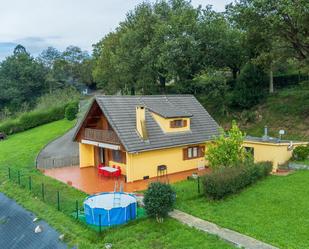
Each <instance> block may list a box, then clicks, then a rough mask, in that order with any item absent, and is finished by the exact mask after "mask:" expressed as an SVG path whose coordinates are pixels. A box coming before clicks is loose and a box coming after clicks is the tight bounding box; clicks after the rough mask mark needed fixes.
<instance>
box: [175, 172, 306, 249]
mask: <svg viewBox="0 0 309 249" xmlns="http://www.w3.org/2000/svg"><path fill="white" fill-rule="evenodd" d="M174 186H175V189H176V191H177V208H178V209H180V210H182V211H185V212H187V213H190V214H192V215H195V216H198V217H200V218H202V219H205V220H209V221H212V222H215V223H217V224H219V225H221V226H223V227H227V228H231V229H233V230H236V231H239V232H241V233H245V234H247V235H249V236H252V237H254V238H257V239H259V240H262V241H265V242H268V243H271V244H273V245H275V246H278V247H280V248H294V249H304V248H309V236H308V231H309V187H308V186H309V171H298V172H296V173H294V174H292V175H289V176H286V177H282V176H281V177H280V176H270V177H268V178H267V179H266V180H263V181H260V182H258V183H257V184H255V185H254V186H251V187H249V188H248V189H246V190H244V191H243V192H241V193H239V194H237V195H234V196H232V197H229V198H227V199H225V200H222V201H210V200H207V199H206V198H204V197H201V196H199V195H198V194H197V184H196V182H194V181H192V180H191V181H184V182H180V183H177V184H175V185H174Z"/></svg>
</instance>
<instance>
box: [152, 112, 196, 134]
mask: <svg viewBox="0 0 309 249" xmlns="http://www.w3.org/2000/svg"><path fill="white" fill-rule="evenodd" d="M152 116H153V118H154V119H155V120H156V122H157V123H158V124H159V125H160V127H161V129H162V130H163V131H164V132H181V131H190V118H163V117H161V116H159V115H157V114H155V113H152ZM179 119H182V120H187V126H186V127H179V128H171V127H170V122H171V121H174V120H179Z"/></svg>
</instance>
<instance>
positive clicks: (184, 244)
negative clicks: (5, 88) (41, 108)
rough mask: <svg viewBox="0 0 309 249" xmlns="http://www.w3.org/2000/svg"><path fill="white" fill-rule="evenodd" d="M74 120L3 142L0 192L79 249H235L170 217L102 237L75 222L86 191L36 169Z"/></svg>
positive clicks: (128, 226) (124, 227)
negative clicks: (42, 153)
mask: <svg viewBox="0 0 309 249" xmlns="http://www.w3.org/2000/svg"><path fill="white" fill-rule="evenodd" d="M73 125H74V122H69V121H65V120H62V121H57V122H54V123H50V124H47V125H43V126H40V127H37V128H34V129H31V130H28V131H25V132H23V133H19V134H15V135H12V136H10V137H9V138H8V139H7V140H6V141H2V142H0V191H1V192H3V193H5V194H6V195H8V196H9V197H11V198H13V199H15V200H16V201H17V202H18V203H20V204H21V205H23V206H24V207H25V208H26V209H28V210H30V211H32V212H34V213H35V214H36V215H38V216H39V217H40V218H42V219H44V220H46V221H47V222H48V223H49V224H50V225H52V226H53V227H55V228H56V229H57V230H58V231H59V232H60V233H64V234H65V236H66V242H68V243H69V245H75V244H78V245H79V248H80V249H83V248H87V249H91V248H100V249H101V248H103V245H104V243H112V244H113V248H156V249H157V248H186V249H187V248H218V249H221V248H222V249H223V248H233V247H232V246H231V245H229V244H227V243H226V242H224V241H221V240H219V239H218V238H216V237H215V236H211V235H207V234H205V233H203V232H200V231H197V230H195V229H192V228H189V227H187V226H184V225H182V224H180V223H178V222H176V221H175V220H172V219H167V220H166V221H165V222H164V223H163V224H158V223H156V222H154V221H152V220H150V219H142V220H138V221H135V222H133V223H131V224H129V225H126V226H122V227H119V228H114V229H111V230H107V231H104V232H103V233H102V234H101V235H99V234H98V233H96V232H95V231H93V230H91V229H89V228H88V227H87V226H86V225H84V224H82V223H80V222H77V221H75V220H74V219H73V218H72V217H71V216H70V212H72V211H73V209H74V203H75V200H79V201H80V202H81V201H82V200H83V199H84V197H85V196H86V195H85V193H83V192H81V191H78V190H76V189H74V188H72V187H69V186H67V185H65V184H63V183H61V182H58V181H56V180H54V179H52V178H49V177H46V176H44V175H42V174H41V173H40V172H39V171H37V170H36V169H35V162H34V160H35V157H36V155H37V153H38V152H39V150H40V149H41V148H42V147H43V146H44V145H45V144H46V143H48V142H49V141H50V140H52V139H54V138H56V137H58V136H60V135H61V134H63V133H64V132H65V131H66V130H68V129H69V128H71V127H72V126H73ZM7 167H10V168H11V169H12V176H13V178H14V179H15V182H16V179H17V177H16V176H17V175H16V172H17V170H20V171H21V184H22V185H23V186H24V187H19V186H18V185H17V184H16V183H13V182H12V181H9V180H8V177H7V173H8V170H7ZM29 174H31V175H32V181H33V182H32V189H35V190H36V191H32V192H30V191H29V189H28V188H29V187H28V185H27V183H28V176H29ZM41 183H44V184H45V188H46V194H45V202H44V201H42V200H41V194H40V186H41ZM57 190H59V191H60V195H61V209H62V210H63V211H64V212H59V211H57V210H56V191H57Z"/></svg>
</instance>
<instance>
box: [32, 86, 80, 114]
mask: <svg viewBox="0 0 309 249" xmlns="http://www.w3.org/2000/svg"><path fill="white" fill-rule="evenodd" d="M79 98H80V93H79V92H78V91H77V90H76V89H75V88H73V87H68V88H64V89H57V90H55V91H53V92H52V93H46V94H44V95H42V96H41V97H39V98H38V100H37V102H36V106H35V110H46V109H49V108H51V107H57V106H64V105H67V104H68V103H70V102H76V101H78V100H79Z"/></svg>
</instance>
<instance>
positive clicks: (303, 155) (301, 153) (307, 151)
mask: <svg viewBox="0 0 309 249" xmlns="http://www.w3.org/2000/svg"><path fill="white" fill-rule="evenodd" d="M308 157H309V145H307V146H297V147H296V148H295V149H294V150H293V159H295V160H298V161H303V160H306V159H307V158H308Z"/></svg>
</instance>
